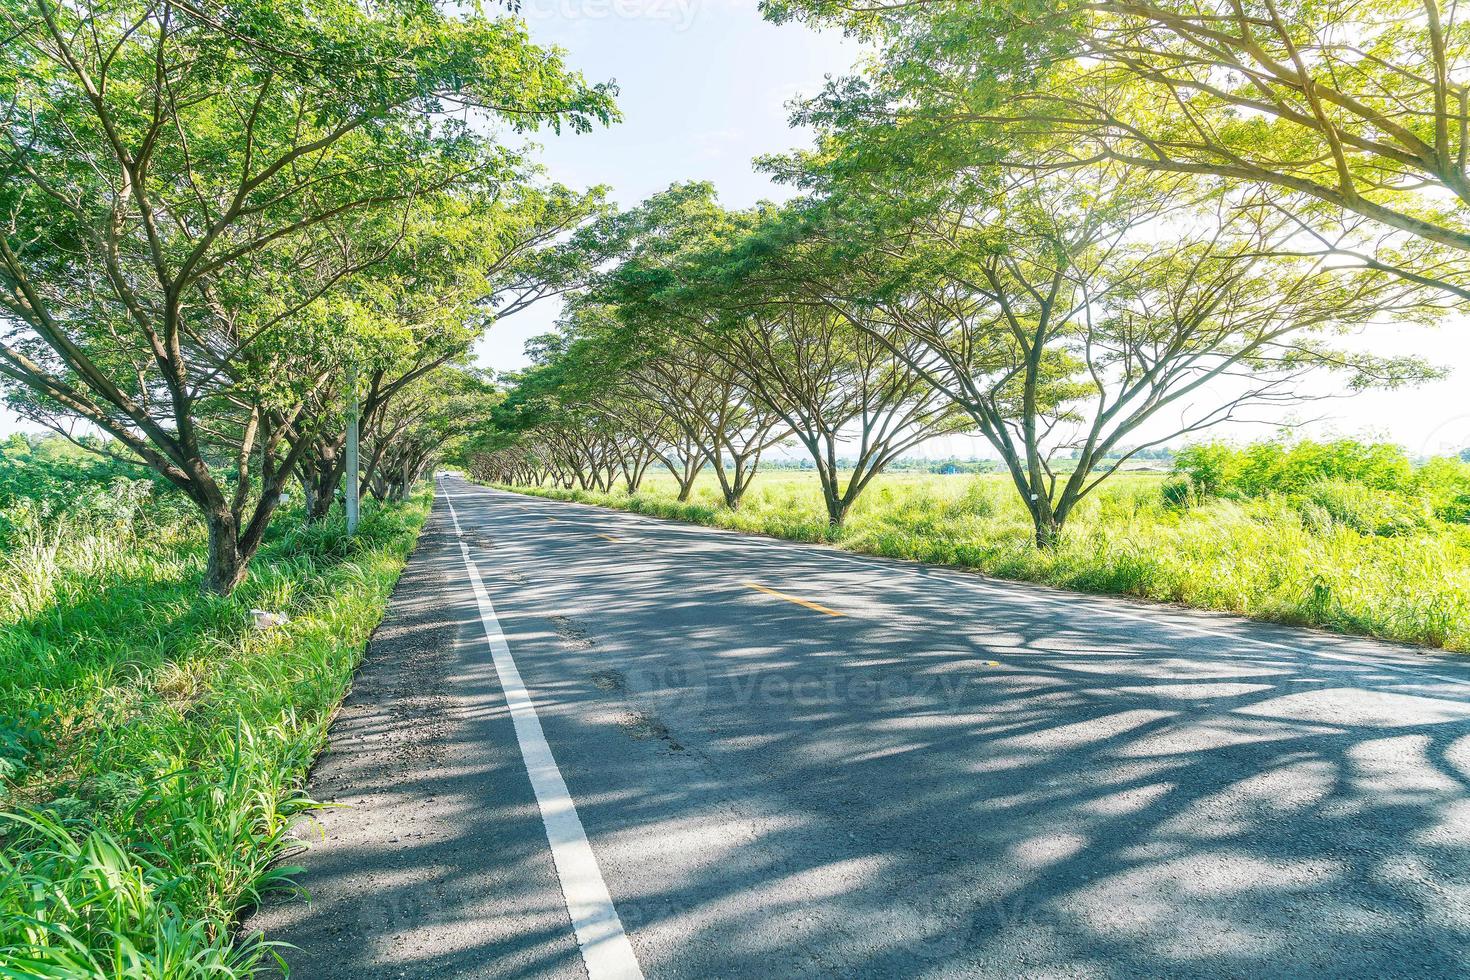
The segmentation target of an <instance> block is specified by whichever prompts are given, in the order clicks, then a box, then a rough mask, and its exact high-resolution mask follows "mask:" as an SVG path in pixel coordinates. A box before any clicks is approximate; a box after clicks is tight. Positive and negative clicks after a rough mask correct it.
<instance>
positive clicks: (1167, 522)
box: [510, 471, 1470, 651]
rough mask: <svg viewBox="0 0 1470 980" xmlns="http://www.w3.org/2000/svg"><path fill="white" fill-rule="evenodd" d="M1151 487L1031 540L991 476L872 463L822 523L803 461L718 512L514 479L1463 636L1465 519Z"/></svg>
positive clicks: (1114, 583)
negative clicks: (1361, 516) (1047, 544)
mask: <svg viewBox="0 0 1470 980" xmlns="http://www.w3.org/2000/svg"><path fill="white" fill-rule="evenodd" d="M510 489H519V490H522V491H525V488H510ZM1163 489H1164V479H1163V478H1162V477H1161V476H1159V475H1153V474H1147V475H1145V474H1128V475H1122V476H1119V477H1117V478H1115V479H1114V480H1112V481H1110V482H1109V483H1108V484H1106V485H1104V486H1103V487H1102V488H1101V490H1099V491H1098V494H1097V496H1095V497H1094V498H1091V499H1089V500H1087V501H1084V503H1083V504H1082V507H1081V509H1080V511H1079V512H1078V513H1077V514H1076V515H1075V516H1074V517H1073V519H1072V521H1071V523H1070V524H1069V525H1068V527H1067V529H1066V533H1065V534H1064V537H1063V540H1062V542H1061V544H1060V545H1059V546H1058V547H1057V548H1056V549H1055V550H1053V551H1049V552H1048V551H1038V550H1037V549H1035V548H1034V547H1032V545H1031V534H1032V530H1031V525H1030V522H1029V520H1028V519H1027V516H1026V513H1025V510H1024V509H1023V508H1022V507H1021V504H1020V502H1019V500H1018V499H1017V497H1016V494H1015V491H1014V489H1013V488H1012V487H1011V486H1009V485H1008V482H1007V480H1006V478H1005V477H1003V476H1000V475H985V476H964V475H957V476H934V475H928V474H917V475H909V474H894V475H885V476H882V477H879V478H878V479H877V480H876V481H875V482H874V483H873V485H872V486H871V487H869V489H868V490H867V491H866V492H865V494H864V495H863V497H862V498H860V499H859V501H858V503H857V505H856V507H855V508H854V510H853V512H852V515H851V517H850V518H849V520H848V522H847V524H846V526H845V527H843V528H842V529H841V530H839V531H835V532H834V531H833V530H832V529H831V528H829V527H828V526H827V521H826V518H825V514H824V511H823V509H822V502H821V496H820V493H819V491H818V489H817V484H816V478H815V476H814V475H812V474H808V473H793V472H789V471H788V472H772V473H765V474H761V475H759V476H757V477H756V481H755V483H754V485H753V486H752V487H751V489H750V491H749V493H748V494H747V496H746V498H745V501H744V502H743V504H742V506H741V508H740V509H739V510H738V511H733V512H732V511H729V510H726V509H724V508H723V507H722V506H721V505H720V498H719V493H718V487H717V485H716V483H715V480H714V478H713V477H712V476H710V475H708V474H706V475H704V476H702V477H701V478H700V480H699V483H698V484H697V485H696V489H695V492H694V494H693V496H692V498H691V500H690V501H689V502H688V503H687V504H680V503H678V502H677V501H676V500H675V499H674V498H675V488H674V482H673V480H672V479H671V478H669V477H668V476H667V475H666V474H654V473H650V475H649V477H648V479H647V480H646V481H645V482H644V484H643V487H642V489H641V491H640V493H639V494H638V495H637V496H634V497H631V498H630V497H628V496H627V495H626V494H620V493H613V494H601V493H589V492H585V491H564V490H555V489H539V490H531V491H529V492H534V493H539V494H542V495H543V496H548V497H556V498H562V499H572V500H580V501H583V502H586V503H595V504H601V505H603V506H609V507H618V508H621V509H625V510H633V511H638V512H640V513H647V514H656V515H659V516H664V517H674V518H681V519H684V520H691V521H696V522H699V523H702V524H711V525H716V526H719V527H728V528H733V529H736V530H741V531H751V532H757V533H762V534H771V535H776V536H778V537H783V538H789V539H792V540H797V541H824V542H829V543H832V544H836V545H838V546H840V547H842V548H845V549H848V550H851V551H857V552H863V553H867V554H874V555H884V556H888V557H895V558H911V559H917V560H920V561H928V562H936V563H941V564H948V565H959V566H964V567H967V568H974V569H978V570H980V571H984V572H986V573H989V574H991V575H996V576H1000V577H1003V578H1011V579H1020V580H1026V581H1034V582H1044V583H1048V584H1051V585H1058V586H1063V587H1066V588H1072V589H1079V590H1083V591H1088V592H1099V593H1111V594H1117V595H1130V596H1138V597H1142V598H1146V599H1153V600H1159V601H1164V602H1176V603H1182V604H1186V605H1190V606H1195V607H1199V608H1202V609H1215V610H1222V611H1228V612H1233V613H1240V614H1242V615H1246V616H1252V617H1255V618H1258V619H1264V620H1271V621H1275V622H1283V623H1294V624H1302V625H1311V626H1322V627H1326V628H1329V629H1333V630H1338V631H1342V632H1346V633H1359V634H1364V635H1369V636H1376V637H1382V638H1386V639H1391V640H1401V641H1404V642H1409V643H1418V644H1423V645H1427V646H1436V647H1444V648H1447V649H1450V650H1462V651H1463V650H1470V526H1467V525H1465V524H1459V523H1446V522H1443V521H1439V520H1436V519H1434V518H1433V517H1432V516H1428V510H1427V509H1425V508H1421V509H1423V510H1424V516H1423V517H1422V519H1421V518H1419V517H1416V518H1415V519H1414V520H1412V521H1408V522H1400V524H1398V525H1395V526H1394V527H1393V528H1392V529H1391V532H1392V533H1384V532H1383V531H1382V530H1381V529H1380V530H1379V533H1370V532H1369V531H1365V530H1363V529H1362V528H1363V527H1365V526H1368V525H1365V524H1364V522H1363V521H1362V520H1358V519H1355V517H1354V515H1353V514H1352V513H1344V512H1343V509H1342V508H1339V507H1335V506H1333V501H1326V505H1325V506H1324V504H1323V503H1322V502H1319V501H1317V500H1316V499H1308V498H1307V497H1304V496H1300V495H1298V496H1290V495H1279V496H1266V497H1257V498H1247V499H1240V500H1232V499H1210V500H1207V501H1205V502H1202V503H1195V504H1193V505H1192V506H1191V505H1187V504H1186V505H1175V504H1171V503H1169V502H1168V501H1167V500H1166V499H1165V494H1164V492H1163ZM1405 506H1408V507H1410V508H1411V509H1412V508H1413V507H1414V506H1416V505H1414V504H1413V503H1412V502H1410V503H1409V504H1407V505H1405ZM1360 509H1361V508H1360ZM1416 513H1417V511H1416Z"/></svg>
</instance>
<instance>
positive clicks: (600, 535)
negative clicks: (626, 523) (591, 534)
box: [597, 532, 623, 541]
mask: <svg viewBox="0 0 1470 980" xmlns="http://www.w3.org/2000/svg"><path fill="white" fill-rule="evenodd" d="M597 536H598V537H599V538H607V539H608V540H609V541H621V540H623V539H622V538H615V537H613V536H612V535H611V534H603V533H601V532H598V535H597Z"/></svg>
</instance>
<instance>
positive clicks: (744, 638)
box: [248, 477, 1470, 980]
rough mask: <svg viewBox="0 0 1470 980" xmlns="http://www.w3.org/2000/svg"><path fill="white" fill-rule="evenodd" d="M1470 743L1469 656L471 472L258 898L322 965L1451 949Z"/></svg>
mask: <svg viewBox="0 0 1470 980" xmlns="http://www.w3.org/2000/svg"><path fill="white" fill-rule="evenodd" d="M451 505H452V508H453V514H451ZM456 520H457V523H458V526H459V528H460V531H459V532H456ZM477 593H479V594H477ZM533 779H534V782H533ZM1467 780H1470V665H1467V664H1463V663H1462V662H1461V661H1459V660H1457V659H1456V658H1454V657H1448V656H1439V655H1424V654H1418V653H1414V652H1412V651H1408V650H1405V649H1403V648H1396V647H1390V646H1386V645H1377V644H1372V643H1368V642H1365V641H1357V640H1350V639H1346V638H1341V637H1332V636H1328V635H1324V634H1320V633H1315V632H1306V631H1296V630H1290V629H1287V628H1279V627H1273V626H1269V625H1264V624H1257V623H1249V622H1244V621H1241V620H1239V619H1236V618H1232V617H1223V616H1215V615H1210V614H1203V613H1193V612H1188V611H1184V610H1178V609H1174V608H1169V607H1158V606H1150V605H1142V604H1137V603H1130V602H1126V601H1123V600H1114V599H1106V598H1099V597H1091V596H1079V595H1074V594H1071V593H1064V592H1058V591H1054V590H1047V589H1042V588H1038V587H1034V586H1029V585H1021V584H1011V583H1002V582H996V581H993V580H989V579H984V578H981V577H978V576H973V575H969V574H965V573H961V572H955V571H949V570H944V569H938V568H930V567H924V566H919V565H913V564H908V563H902V562H894V561H886V560H881V559H869V558H862V557H857V556H852V555H847V554H844V553H841V552H837V551H834V550H831V549H826V548H819V547H806V546H801V545H795V544H790V543H786V542H780V541H773V540H769V539H765V538H759V537H753V536H748V535H740V534H734V533H731V532H725V531H719V530H713V529H708V528H700V527H694V526H689V525H684V524H679V523H674V522H666V521H658V520H653V519H649V518H643V517H639V516H637V515H631V514H623V513H619V512H613V511H606V510H602V509H598V508H593V507H586V506H581V505H576V504H568V503H561V502H556V501H550V500H544V499H540V498H535V497H527V496H521V495H517V494H510V493H505V492H500V491H494V490H489V489H485V488H482V487H476V486H474V485H472V484H469V483H467V482H465V481H463V480H461V479H459V478H457V477H448V478H445V479H443V480H441V482H440V494H439V498H438V500H437V501H436V503H435V508H434V512H433V516H432V517H431V518H430V521H429V524H428V526H427V527H426V528H425V531H424V534H423V536H422V538H421V540H420V544H419V547H418V550H417V551H416V552H415V554H414V556H413V558H412V559H411V561H410V563H409V566H408V568H407V569H406V570H405V573H404V577H403V579H402V580H401V582H400V584H399V587H398V589H397V591H396V592H395V594H394V598H393V601H392V603H391V605H390V609H389V613H388V618H387V620H386V621H385V623H384V625H383V627H382V628H381V629H380V631H379V633H378V635H377V637H376V638H375V639H374V641H373V644H372V647H371V649H370V651H369V654H368V657H367V659H366V661H365V663H364V665H363V668H362V671H361V672H360V674H359V677H358V680H357V683H356V686H355V688H354V691H353V693H352V695H351V696H350V698H349V700H348V702H347V704H346V705H345V707H344V709H343V712H342V714H341V716H340V717H339V719H338V721H337V723H336V724H335V725H334V727H333V733H332V741H331V746H330V748H329V750H328V752H327V753H326V754H325V756H324V757H323V759H322V761H321V762H320V763H319V765H318V766H317V768H316V769H315V771H314V773H313V776H312V782H311V792H312V793H313V794H314V795H316V796H317V798H319V799H323V800H327V801H331V802H334V803H343V804H350V805H349V806H346V807H341V808H336V809H331V810H328V811H325V812H323V813H322V814H321V815H320V816H319V818H318V820H319V824H316V825H313V826H311V827H309V828H307V832H306V836H308V837H310V838H312V839H313V846H312V849H311V850H310V852H309V853H308V854H306V855H305V856H304V857H303V858H302V859H301V863H303V864H304V865H305V866H306V868H307V871H306V872H305V873H304V874H301V875H299V876H298V881H299V882H300V883H301V884H302V885H303V886H305V887H306V888H307V889H309V890H310V892H311V894H312V896H313V901H312V902H311V903H309V904H308V903H307V902H304V901H301V900H299V899H296V900H285V899H281V900H277V901H275V902H272V903H271V904H270V905H269V906H268V907H267V908H266V909H264V910H262V911H261V912H260V913H259V914H258V915H256V916H255V917H254V919H252V920H251V921H250V923H248V927H249V928H263V929H265V930H266V933H267V936H268V937H270V938H273V939H277V940H282V941H285V942H289V943H292V944H294V945H296V946H297V947H299V950H296V951H287V953H286V958H287V960H288V962H289V963H291V964H292V966H293V968H294V972H293V975H294V976H297V977H302V978H307V980H313V978H343V980H365V978H376V977H459V976H463V977H557V978H567V977H582V976H586V975H588V971H589V970H590V971H591V974H592V975H593V976H595V977H619V976H637V975H639V974H640V973H641V974H642V975H643V976H647V977H650V978H653V977H688V978H712V977H750V978H757V977H759V978H769V977H787V976H841V977H869V976H873V977H890V976H891V977H912V976H925V977H946V976H952V977H959V976H995V977H1015V976H1027V977H1043V976H1044V977H1073V976H1076V977H1084V976H1085V977H1139V976H1170V977H1180V976H1200V977H1206V976H1208V977H1224V976H1246V977H1283V976H1291V977H1308V976H1320V977H1348V976H1352V977H1381V976H1382V977H1386V976H1420V977H1425V976H1461V975H1464V974H1465V973H1466V971H1467V969H1470V793H1467ZM579 940H580V945H579Z"/></svg>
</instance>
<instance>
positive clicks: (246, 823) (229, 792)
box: [0, 437, 430, 978]
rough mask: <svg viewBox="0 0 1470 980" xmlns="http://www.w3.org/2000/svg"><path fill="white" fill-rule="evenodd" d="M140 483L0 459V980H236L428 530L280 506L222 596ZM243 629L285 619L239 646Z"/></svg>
mask: <svg viewBox="0 0 1470 980" xmlns="http://www.w3.org/2000/svg"><path fill="white" fill-rule="evenodd" d="M148 473H149V470H148V469H147V468H146V467H142V466H137V465H129V464H126V463H121V462H112V461H107V460H102V459H100V458H99V457H97V456H95V455H93V454H90V453H87V452H84V451H82V450H79V449H76V448H73V447H70V446H68V445H67V444H65V443H64V442H63V441H62V440H61V439H59V438H52V439H47V440H37V441H35V442H34V443H32V442H30V441H27V440H25V439H24V438H20V437H16V438H13V439H11V440H10V441H9V442H8V443H5V444H3V445H0V809H3V810H5V811H8V812H7V813H6V815H5V816H3V817H0V976H9V977H48V976H49V977H68V978H70V977H87V976H95V977H123V976H126V977H144V978H151V977H185V976H190V977H194V976H205V975H210V976H244V975H248V974H249V973H250V971H251V969H252V968H253V967H254V966H256V965H258V964H259V963H260V962H261V960H262V957H265V956H268V954H269V947H268V945H263V944H262V942H261V940H260V939H259V938H258V937H248V936H247V937H241V938H240V939H239V941H236V940H237V937H236V936H235V934H234V924H235V922H236V916H237V913H238V912H239V911H240V910H241V908H242V907H245V906H248V905H250V904H251V903H252V902H253V901H254V900H255V898H256V897H257V896H258V895H259V894H260V893H261V892H262V891H263V890H265V889H267V888H270V887H272V886H274V885H278V884H281V883H282V882H283V881H284V879H285V878H286V877H288V876H289V874H290V873H291V869H290V868H289V867H273V866H272V865H273V862H275V861H276V860H277V859H279V858H280V857H282V855H283V854H284V853H285V852H286V851H287V850H288V847H289V842H288V839H287V837H286V833H287V829H288V825H289V822H290V820H291V818H292V817H294V816H296V815H297V814H299V813H301V812H302V811H303V810H305V809H307V808H309V807H310V806H311V805H312V804H311V802H310V801H309V800H308V799H307V798H306V797H305V796H303V795H302V791H301V788H302V784H303V781H304V777H305V773H306V770H307V768H308V767H309V766H310V764H311V762H312V760H313V758H314V757H315V756H316V753H317V751H318V750H319V749H320V747H321V745H322V743H323V740H324V737H325V732H326V727H327V724H328V723H329V721H330V719H331V717H332V713H333V711H334V709H335V707H336V705H337V704H338V702H339V701H340V700H341V698H342V695H343V693H344V692H345V691H346V689H347V686H348V684H349V681H350V678H351V676H352V671H353V669H354V667H355V666H356V664H357V662H358V659H359V657H360V656H361V654H362V651H363V649H364V645H365V643H366V641H367V638H368V636H369V634H370V633H371V632H372V630H373V628H374V627H375V626H376V625H377V623H378V622H379V620H380V619H381V617H382V615H383V609H384V605H385V602H386V600H387V597H388V594H389V592H390V591H391V589H392V586H393V584H394V582H395V581H396V580H397V577H398V574H399V571H400V570H401V569H402V566H403V563H404V561H405V559H406V557H407V555H408V553H409V551H410V550H411V549H412V546H413V543H414V540H415V538H416V537H417V532H418V529H419V527H420V526H421V525H422V523H423V521H424V518H425V516H426V514H427V511H428V506H429V500H430V498H429V497H428V496H427V495H426V494H427V492H426V491H425V492H421V493H420V494H418V495H417V496H414V497H412V498H411V499H409V500H407V501H405V502H402V503H385V504H381V505H376V506H374V505H369V506H368V508H367V509H366V511H365V513H364V517H363V521H362V524H361V525H360V527H359V529H358V533H357V534H356V535H355V536H352V537H348V536H347V534H346V533H345V527H344V525H343V522H342V518H341V516H340V514H339V513H334V514H332V515H331V516H329V517H327V518H325V519H323V520H321V521H318V522H315V523H311V524H306V523H304V522H303V520H302V518H303V514H302V512H301V509H300V507H299V506H296V505H294V504H293V503H288V504H287V505H286V506H285V507H284V508H283V509H282V511H281V512H280V514H279V515H278V516H277V519H276V520H275V521H274V522H272V524H271V526H270V529H269V531H268V533H267V534H266V535H265V538H264V541H263V543H262V545H261V549H260V553H259V555H258V556H257V558H256V559H255V561H254V562H253V564H252V567H251V570H250V574H249V575H248V576H247V577H246V578H245V579H244V580H243V581H242V582H241V583H240V585H239V586H238V587H237V588H236V589H235V590H234V591H233V592H232V594H231V595H229V596H220V595H218V594H216V593H214V592H213V591H211V590H207V589H204V588H202V587H201V584H202V582H203V579H204V577H205V575H206V567H205V566H206V550H205V548H204V546H203V544H204V535H205V527H204V523H203V521H202V520H201V519H200V518H199V516H198V514H197V511H196V510H195V509H194V508H192V507H191V506H190V504H189V502H188V501H187V500H186V499H183V497H182V495H181V494H179V493H178V492H177V491H175V490H172V489H170V488H168V487H167V485H166V484H164V483H163V482H162V481H156V480H154V479H151V478H148V476H147V474H148ZM252 609H261V610H268V611H270V612H276V613H283V614H284V615H285V616H286V617H287V619H286V621H285V622H284V623H281V624H279V625H274V626H270V627H269V628H266V629H260V628H258V627H257V625H256V622H255V618H254V617H253V616H252Z"/></svg>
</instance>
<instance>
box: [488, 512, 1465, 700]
mask: <svg viewBox="0 0 1470 980" xmlns="http://www.w3.org/2000/svg"><path fill="white" fill-rule="evenodd" d="M477 489H480V490H482V491H483V492H486V493H492V494H493V493H507V492H508V491H503V490H493V489H490V488H488V487H482V488H477ZM533 496H534V495H533ZM537 499H538V500H555V501H556V502H557V503H570V504H573V505H574V506H580V507H591V506H593V505H591V504H578V503H577V502H576V501H564V500H557V498H555V497H537ZM598 510H607V511H610V512H612V513H615V514H618V515H620V516H622V517H624V518H627V519H629V520H633V521H637V522H639V523H643V524H653V525H661V526H664V527H667V526H669V524H670V523H671V522H668V521H660V520H658V519H656V518H651V517H645V516H643V515H642V514H630V513H628V512H627V511H620V510H617V509H616V508H612V507H606V508H601V507H600V508H598ZM674 526H675V527H677V528H678V529H679V530H689V531H699V532H705V533H709V534H714V535H720V536H736V537H738V538H740V540H742V541H744V542H746V543H752V542H753V543H759V544H762V545H765V546H767V547H769V548H773V549H776V550H782V551H793V552H796V553H797V554H800V555H804V556H806V557H822V558H827V559H831V560H833V561H841V562H847V563H848V564H851V565H861V566H863V567H864V568H874V569H883V570H885V571H888V572H891V573H894V574H897V575H902V576H904V577H906V578H913V577H917V578H930V579H935V580H937V581H940V582H948V583H949V584H950V585H958V586H962V587H964V588H968V589H974V590H976V591H978V592H988V593H990V594H992V595H1000V596H1003V597H1005V599H1006V600H1007V601H1010V602H1020V603H1025V604H1029V605H1033V606H1051V607H1060V608H1063V609H1066V610H1068V611H1069V612H1074V613H1075V612H1076V611H1077V610H1078V608H1079V607H1080V608H1083V609H1086V610H1087V611H1088V612H1091V613H1096V614H1097V615H1100V616H1111V617H1113V618H1114V619H1126V620H1129V621H1130V622H1135V623H1144V624H1147V625H1149V626H1152V627H1154V628H1155V629H1163V630H1169V629H1175V630H1179V631H1181V632H1185V633H1194V634H1197V635H1199V636H1213V637H1217V638H1220V639H1226V640H1230V641H1232V642H1235V643H1246V644H1251V645H1254V646H1258V647H1265V648H1268V649H1272V650H1282V651H1285V652H1286V653H1293V654H1296V655H1298V656H1306V657H1320V658H1321V659H1323V660H1333V661H1337V662H1339V663H1344V664H1351V665H1352V666H1355V667H1366V668H1372V669H1374V670H1387V671H1391V672H1393V673H1396V674H1410V675H1412V676H1414V677H1416V678H1423V679H1426V680H1434V681H1439V682H1441V683H1444V684H1458V685H1462V686H1470V678H1464V677H1451V676H1448V675H1445V674H1436V673H1432V672H1430V671H1428V670H1425V669H1423V668H1421V667H1418V666H1406V665H1401V664H1392V663H1387V662H1384V661H1381V660H1375V659H1363V657H1364V655H1362V654H1356V655H1355V654H1350V653H1335V652H1332V651H1329V650H1313V649H1310V648H1307V647H1298V646H1292V645H1291V644H1287V643H1278V642H1276V641H1275V640H1262V639H1258V638H1256V637H1251V636H1240V635H1238V634H1235V633H1231V632H1228V631H1226V630H1221V629H1212V628H1210V627H1208V626H1200V625H1198V624H1196V623H1190V622H1181V621H1180V620H1178V619H1156V618H1153V617H1150V616H1144V615H1141V614H1139V613H1131V612H1125V611H1124V610H1121V609H1113V608H1110V607H1108V606H1104V605H1100V604H1098V603H1097V602H1096V601H1088V600H1091V599H1093V597H1091V596H1085V595H1081V594H1079V595H1078V596H1077V598H1076V599H1071V598H1067V599H1061V598H1055V597H1052V596H1045V595H1036V594H1034V593H1027V592H1025V591H1024V588H1023V587H1022V586H1019V585H1009V584H1006V585H1001V584H996V583H992V582H988V581H985V580H984V579H983V578H982V577H980V576H979V575H978V574H977V575H976V577H975V578H973V579H972V578H969V577H965V578H961V577H959V576H958V575H957V574H956V573H953V572H948V571H945V570H943V569H937V568H934V569H931V568H925V569H922V570H917V569H916V570H912V571H910V570H908V569H905V568H902V567H898V566H894V565H890V564H888V563H887V562H886V561H883V560H882V559H879V558H877V556H854V555H845V554H835V553H829V552H828V551H827V550H826V549H816V548H812V547H810V546H804V545H800V544H795V543H792V542H786V541H776V540H771V539H768V538H763V537H757V536H754V535H743V534H741V533H740V532H739V531H731V530H730V529H728V528H718V527H709V526H707V525H703V524H693V523H684V522H679V523H676V524H674ZM890 560H891V559H890ZM1171 611H1172V610H1171Z"/></svg>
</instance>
